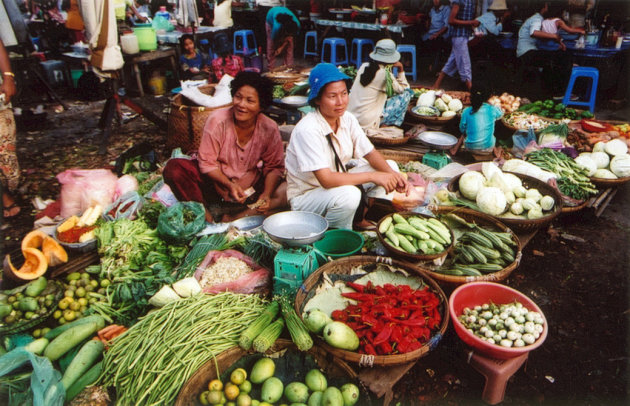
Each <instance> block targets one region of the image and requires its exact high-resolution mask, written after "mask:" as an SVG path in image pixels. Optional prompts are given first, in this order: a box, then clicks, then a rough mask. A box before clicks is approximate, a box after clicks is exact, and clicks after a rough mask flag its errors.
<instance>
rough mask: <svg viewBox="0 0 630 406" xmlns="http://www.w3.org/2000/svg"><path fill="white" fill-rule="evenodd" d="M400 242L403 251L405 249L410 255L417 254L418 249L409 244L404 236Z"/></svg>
mask: <svg viewBox="0 0 630 406" xmlns="http://www.w3.org/2000/svg"><path fill="white" fill-rule="evenodd" d="M399 240H400V247H401V248H402V249H404V250H405V251H407V252H408V253H410V254H415V253H416V249H415V248H414V246H413V244H412V243H411V242H409V240H408V239H406V238H405V237H404V236H403V237H400V238H399Z"/></svg>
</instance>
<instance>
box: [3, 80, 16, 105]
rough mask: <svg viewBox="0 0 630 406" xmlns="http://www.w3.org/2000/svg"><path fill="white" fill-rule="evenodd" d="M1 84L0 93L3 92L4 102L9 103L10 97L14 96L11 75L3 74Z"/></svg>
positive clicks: (13, 83)
mask: <svg viewBox="0 0 630 406" xmlns="http://www.w3.org/2000/svg"><path fill="white" fill-rule="evenodd" d="M3 79H4V80H3V82H2V86H1V87H0V93H4V102H5V103H7V104H8V103H9V102H10V101H11V98H12V97H13V96H15V92H16V89H15V78H14V77H13V76H8V75H7V76H4V77H3Z"/></svg>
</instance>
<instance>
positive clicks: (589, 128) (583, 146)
mask: <svg viewBox="0 0 630 406" xmlns="http://www.w3.org/2000/svg"><path fill="white" fill-rule="evenodd" d="M626 125H627V124H626ZM626 128H627V127H624V124H622V125H612V124H609V123H606V122H603V121H596V120H582V121H581V122H580V127H579V128H572V129H571V131H570V133H569V135H568V137H567V141H568V142H569V143H570V144H571V145H573V146H575V148H576V149H577V150H578V151H586V152H591V151H592V150H593V147H594V146H595V144H597V143H599V142H608V141H611V140H614V139H618V140H620V141H622V142H624V143H625V144H626V145H627V146H630V136H629V135H628V133H626V132H624V131H625V130H626Z"/></svg>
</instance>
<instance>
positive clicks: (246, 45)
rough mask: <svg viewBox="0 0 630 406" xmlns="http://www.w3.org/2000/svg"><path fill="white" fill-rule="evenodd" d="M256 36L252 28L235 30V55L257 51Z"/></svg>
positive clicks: (245, 54) (250, 53) (247, 54)
mask: <svg viewBox="0 0 630 406" xmlns="http://www.w3.org/2000/svg"><path fill="white" fill-rule="evenodd" d="M257 50H258V45H256V37H255V36H254V31H252V30H239V31H234V55H243V56H250V55H253V54H255V53H256V51H257Z"/></svg>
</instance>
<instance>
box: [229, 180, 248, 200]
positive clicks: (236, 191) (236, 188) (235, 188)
mask: <svg viewBox="0 0 630 406" xmlns="http://www.w3.org/2000/svg"><path fill="white" fill-rule="evenodd" d="M230 196H232V199H234V200H235V201H237V202H238V203H243V202H244V201H245V200H246V199H247V195H246V194H245V192H244V191H243V188H242V187H241V186H240V185H238V184H237V183H234V182H232V183H230Z"/></svg>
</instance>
